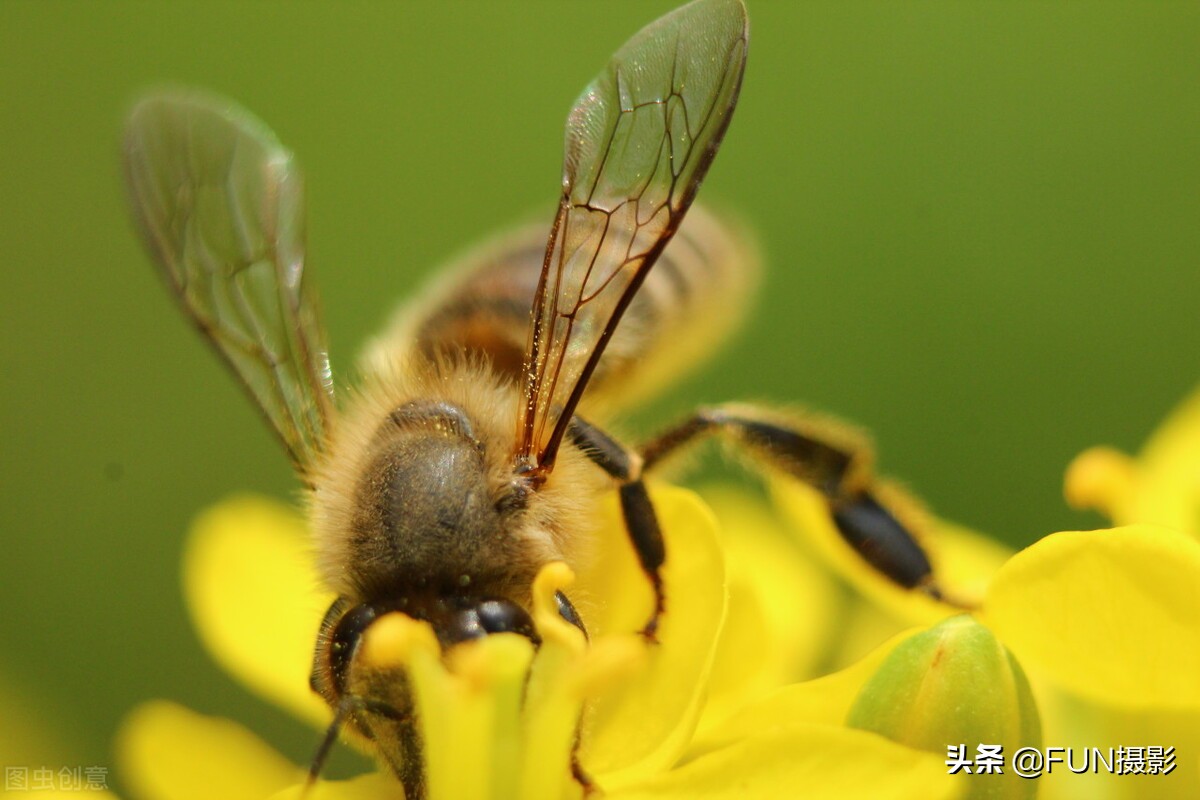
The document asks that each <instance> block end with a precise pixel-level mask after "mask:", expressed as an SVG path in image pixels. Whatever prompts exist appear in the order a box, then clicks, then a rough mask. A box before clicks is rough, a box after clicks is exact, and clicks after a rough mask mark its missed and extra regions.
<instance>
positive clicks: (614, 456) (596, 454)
mask: <svg viewBox="0 0 1200 800" xmlns="http://www.w3.org/2000/svg"><path fill="white" fill-rule="evenodd" d="M567 436H568V437H569V438H570V440H571V441H572V442H573V443H574V444H575V445H576V446H578V447H579V448H580V449H581V450H582V451H583V452H584V454H585V455H586V456H587V457H588V458H589V459H591V460H592V462H593V463H594V464H596V465H597V466H598V467H600V468H601V469H602V470H604V471H605V472H607V473H608V474H609V475H611V476H612V477H614V478H615V479H617V480H618V481H619V482H620V485H619V486H618V488H617V493H618V496H619V497H620V500H621V515H622V516H623V517H624V519H625V531H626V533H627V534H628V535H629V540H630V542H631V543H632V544H633V549H634V552H635V553H637V557H638V562H639V563H640V564H641V567H642V571H643V572H645V573H646V577H647V579H649V581H650V587H651V588H652V589H653V590H654V612H653V614H652V615H651V616H650V619H649V620H648V621H647V622H646V625H645V627H643V628H642V635H643V636H645V637H646V638H647V639H650V640H651V641H654V637H655V633H656V631H657V630H658V618H659V617H660V616H662V613H663V610H664V609H665V608H666V597H665V596H664V594H663V584H662V574H661V571H662V565H663V562H664V561H665V560H666V556H667V552H666V547H665V545H664V544H663V538H662V529H661V528H659V525H658V515H657V514H656V513H655V511H654V504H653V503H651V502H650V494H649V492H647V491H646V484H645V483H643V482H642V457H641V456H640V455H639V454H638V453H637V451H636V450H633V449H632V448H629V447H626V446H624V445H622V444H621V443H620V442H618V441H616V440H615V439H613V438H612V437H611V436H609V435H608V434H606V433H605V432H604V431H602V430H600V429H599V428H597V427H595V426H594V425H592V424H591V423H589V422H586V421H585V420H583V419H582V418H581V417H579V416H578V415H577V416H575V417H573V418H572V419H571V424H570V426H569V427H568V428H567Z"/></svg>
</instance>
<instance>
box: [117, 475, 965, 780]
mask: <svg viewBox="0 0 1200 800" xmlns="http://www.w3.org/2000/svg"><path fill="white" fill-rule="evenodd" d="M653 494H654V498H655V503H656V506H657V508H658V510H659V514H660V518H661V521H662V524H663V529H664V534H665V536H666V540H667V547H668V553H669V557H668V560H667V563H666V566H665V570H664V575H663V577H664V583H665V586H666V591H667V597H668V607H667V613H666V614H665V615H664V617H663V618H662V620H661V624H660V628H659V640H660V642H661V644H659V645H656V646H652V645H647V644H645V643H644V642H643V641H642V640H641V639H640V638H639V637H637V636H636V635H634V634H632V633H631V632H632V631H636V630H637V629H638V628H639V627H640V625H641V624H642V623H643V622H644V620H645V619H646V618H647V616H648V614H649V610H650V608H651V595H650V592H649V589H648V586H647V585H646V582H645V580H644V578H643V576H642V574H641V572H640V569H639V568H638V566H637V562H636V559H635V556H634V554H633V552H632V550H631V548H630V547H629V545H628V542H627V539H626V536H625V534H624V532H623V529H622V526H621V524H620V519H619V513H618V510H617V508H616V505H615V502H614V503H612V504H610V505H609V506H608V507H607V508H605V509H604V511H603V513H604V514H605V517H606V522H605V525H604V530H603V534H602V535H601V536H600V537H599V540H598V542H597V548H596V553H595V558H594V559H593V560H592V561H590V562H589V565H588V568H587V569H586V570H585V571H583V572H581V573H580V574H579V575H578V576H577V579H576V582H575V584H574V586H573V590H572V591H573V597H574V596H578V597H580V598H581V602H580V603H579V605H580V606H581V607H582V608H584V609H586V611H585V617H586V618H587V619H588V623H589V625H588V627H589V632H590V633H591V634H592V638H591V641H590V642H585V641H584V640H583V637H582V635H581V634H580V632H579V631H578V630H576V629H575V628H573V627H571V626H569V625H567V624H566V623H564V622H563V621H561V619H559V618H558V616H557V614H556V613H554V612H553V600H552V598H553V595H554V592H555V591H556V590H557V589H559V588H561V587H563V586H565V585H566V584H567V583H568V582H570V581H571V580H572V576H571V575H570V571H569V570H567V569H566V567H565V566H563V565H550V566H549V567H547V568H546V569H545V570H543V572H542V573H541V574H540V575H539V577H538V580H537V583H536V585H535V596H536V600H535V619H536V622H537V625H538V629H539V634H540V635H541V637H542V639H543V643H542V645H541V647H540V648H538V649H537V650H536V651H535V650H534V648H533V647H532V645H531V644H530V643H529V642H528V640H525V639H522V638H519V637H515V636H511V635H495V636H491V637H487V638H485V639H483V640H478V641H475V642H469V643H466V644H464V645H460V646H458V647H456V648H454V649H453V650H451V651H450V653H448V654H441V653H440V652H439V650H438V648H437V647H436V645H435V643H434V641H433V638H432V635H431V632H430V631H429V629H428V628H427V626H425V624H424V623H419V622H414V621H412V620H410V619H408V618H406V617H403V616H400V615H395V616H394V617H389V618H388V619H387V620H386V624H382V623H377V624H376V625H373V626H372V628H371V630H370V632H369V634H368V636H367V640H366V642H365V643H364V647H366V657H367V658H368V660H369V662H370V663H371V665H372V667H373V668H378V669H380V670H384V671H386V670H389V669H403V670H405V671H406V673H407V675H408V676H409V678H410V680H411V682H412V685H413V692H414V697H415V701H416V705H417V709H418V719H419V726H420V730H421V737H422V740H423V750H424V755H425V766H426V778H427V788H428V793H429V797H430V798H432V799H433V800H439V799H440V798H453V799H454V800H473V798H507V797H520V798H529V799H530V800H537V799H538V798H554V800H558V799H559V798H574V797H580V796H581V794H582V792H581V789H580V787H579V785H578V784H577V783H576V782H575V781H574V780H573V779H572V777H571V752H572V748H573V745H574V742H575V737H576V724H577V721H578V720H579V719H580V712H581V710H582V735H581V737H580V749H579V754H578V755H579V760H580V762H581V764H582V767H583V769H584V770H585V771H586V772H587V773H588V775H590V776H591V778H592V780H594V781H595V783H596V785H597V787H598V788H599V789H601V790H602V791H603V793H604V796H605V797H611V798H617V800H622V799H623V800H633V799H634V798H692V797H696V796H700V795H701V794H703V796H705V797H712V798H723V797H728V798H734V797H739V798H740V797H770V798H774V797H787V796H793V795H795V794H797V793H800V792H803V793H804V794H805V795H806V796H812V797H838V798H844V797H872V798H875V797H882V798H908V797H913V798H916V797H921V798H928V797H954V796H957V794H958V791H959V788H960V787H959V785H957V784H956V783H955V781H954V780H953V779H952V778H951V777H950V776H948V775H947V774H946V768H945V765H944V756H937V755H934V754H929V753H923V752H920V751H917V750H914V749H911V748H907V747H904V746H901V745H898V744H895V743H892V742H889V741H888V740H886V739H884V738H882V737H880V736H877V735H875V734H872V733H868V732H865V731H860V730H854V729H850V728H848V727H846V726H845V725H844V724H843V720H842V719H837V720H826V721H813V720H808V719H803V718H794V717H792V716H791V715H790V714H789V713H788V709H786V708H780V709H779V711H778V713H773V712H772V711H771V710H770V709H767V710H762V709H760V710H759V712H758V713H759V714H760V716H761V721H762V724H759V725H757V726H755V727H754V728H753V729H747V730H744V731H740V732H738V733H737V734H736V735H727V736H725V738H724V739H723V740H722V741H720V742H715V743H714V742H713V741H712V737H713V736H714V735H717V733H718V732H720V731H728V730H730V729H729V728H728V725H727V724H726V723H725V722H724V720H726V719H727V718H728V715H729V714H730V713H731V712H734V711H736V710H737V709H742V708H746V707H749V706H754V705H755V704H756V703H759V702H761V700H762V698H764V697H767V696H769V695H770V693H772V692H774V691H777V690H778V687H779V686H781V685H784V684H786V683H787V682H789V681H792V680H795V679H796V676H797V674H801V673H804V672H808V671H811V670H812V669H814V668H815V656H814V654H815V653H817V652H819V651H820V649H821V648H822V647H823V645H824V644H825V641H826V634H828V633H829V631H830V630H831V627H830V624H829V623H828V622H823V621H822V619H821V617H820V606H821V603H820V602H818V603H817V608H816V609H815V610H816V611H817V616H815V617H811V616H810V615H809V613H808V611H809V609H808V608H807V607H806V606H804V605H803V604H802V603H803V601H804V599H805V598H806V597H807V598H818V597H819V596H820V595H821V594H822V592H823V591H824V590H825V589H827V588H828V581H823V579H822V578H821V576H820V575H819V573H817V572H815V571H814V570H813V569H812V567H811V566H810V565H807V564H805V562H803V561H802V560H799V559H797V558H796V556H795V552H794V549H793V548H789V547H788V546H786V544H785V543H783V542H780V541H778V540H774V539H772V538H771V537H770V536H769V531H767V530H766V527H769V524H767V525H766V526H765V527H764V529H763V530H754V525H753V518H752V517H751V516H743V518H742V521H741V523H740V527H743V528H745V527H749V528H750V530H749V531H731V532H730V533H729V535H728V536H726V537H722V535H721V534H720V533H719V532H718V526H717V524H716V522H715V520H714V518H713V516H712V514H711V513H710V512H709V511H708V509H707V508H706V507H705V506H704V505H703V504H702V503H700V502H699V501H698V499H697V498H696V497H695V496H694V495H692V494H691V493H689V492H686V491H683V490H680V489H673V488H670V487H656V488H655V489H654V491H653ZM742 533H745V534H746V535H745V536H742V535H735V534H742ZM304 541H305V540H304V525H303V522H302V521H301V520H300V519H299V518H298V517H296V516H295V515H294V514H293V513H292V512H291V511H289V510H288V509H286V508H283V507H281V506H278V505H276V504H273V503H271V502H269V501H265V500H261V499H254V498H242V499H238V500H233V501H230V502H228V503H225V504H222V505H220V506H218V507H216V508H214V509H213V510H211V511H210V512H208V513H207V514H206V515H204V516H203V517H202V518H201V519H200V520H199V521H198V522H197V523H196V525H195V529H194V531H193V534H192V537H191V540H190V545H189V549H188V553H187V556H186V563H185V589H186V593H187V597H188V602H189V606H190V608H191V610H192V613H193V616H194V618H195V622H196V625H197V628H198V630H199V632H200V634H201V637H202V639H203V640H204V642H205V644H206V645H207V646H208V647H209V649H210V650H211V651H212V652H213V654H214V656H215V657H216V658H217V659H218V660H219V661H220V662H221V663H222V664H223V665H224V666H225V667H226V668H227V669H228V670H229V671H230V672H232V673H233V674H234V675H236V676H238V677H239V678H241V679H242V680H243V681H244V682H245V683H246V684H247V685H248V686H250V687H251V688H253V689H255V690H256V691H258V692H260V693H261V694H263V695H265V696H267V697H268V698H270V699H272V700H274V701H276V702H278V703H280V704H281V705H283V706H285V707H287V708H289V709H291V710H292V711H294V712H296V713H297V715H299V716H300V717H301V718H303V719H306V720H308V721H310V722H312V723H315V725H316V726H318V727H319V728H323V727H324V726H326V725H327V724H328V721H329V718H330V712H329V711H328V710H327V709H326V708H324V706H323V704H322V703H321V702H320V701H319V700H317V699H316V698H315V697H314V696H313V695H312V693H311V692H310V691H309V689H308V681H307V677H308V666H309V663H310V656H311V648H312V646H313V638H314V636H315V631H316V629H317V625H318V622H319V620H320V617H321V614H322V612H323V610H324V608H326V607H327V605H328V603H329V601H330V600H331V598H330V597H328V596H322V593H321V592H319V591H317V590H316V588H315V587H316V586H317V583H316V579H315V576H314V573H313V571H312V567H311V565H310V561H309V558H308V557H307V554H306V552H305V551H306V547H305V544H304ZM735 542H736V543H735ZM722 544H724V545H725V548H723V546H722ZM726 548H727V550H728V554H729V555H728V565H729V566H728V571H727V568H726V563H727V556H726ZM813 575H816V578H815V579H814V580H815V582H814V584H813V586H805V585H797V584H795V583H794V581H796V580H802V579H804V578H806V577H811V576H813ZM727 576H728V577H727ZM814 587H815V588H814ZM823 587H824V588H823ZM727 614H728V615H729V619H730V620H731V622H730V623H729V624H726V619H727ZM813 620H816V624H815V625H813V624H810V623H812V622H813ZM710 689H711V698H712V699H711V701H710V700H707V697H708V696H709V695H710ZM698 728H699V730H700V733H699V734H698V733H697V730H698ZM706 738H707V743H704V741H705V739H706ZM698 743H702V746H698ZM118 751H119V754H120V763H121V766H122V769H123V774H124V777H125V780H126V783H127V784H128V785H129V786H131V787H132V788H133V790H134V792H135V794H137V795H138V796H139V797H144V798H151V799H156V798H171V799H172V800H173V799H174V798H191V797H196V798H200V797H216V796H219V797H223V798H235V800H236V798H251V797H263V796H268V795H270V794H272V793H281V794H280V796H281V797H297V796H299V791H300V786H299V784H300V783H301V780H302V773H303V769H302V768H301V767H297V766H294V765H292V764H289V763H288V762H287V761H286V760H285V759H283V758H282V757H281V756H279V755H278V754H276V753H274V752H273V751H272V750H271V749H270V748H269V747H268V746H267V745H265V744H263V743H262V742H261V741H260V740H258V739H257V738H255V737H254V736H253V735H252V734H251V733H249V732H248V731H246V730H244V729H242V728H240V727H238V726H236V725H234V724H233V723H231V722H228V721H225V720H217V719H211V718H207V717H203V716H201V715H198V714H196V713H194V712H191V711H188V710H186V709H183V708H181V707H179V706H176V705H173V704H167V703H161V702H160V703H154V704H149V705H147V706H145V707H143V708H142V709H141V710H139V711H137V712H136V713H135V714H133V715H132V716H131V718H130V720H129V721H128V723H127V724H126V726H125V728H124V730H123V732H122V734H121V737H120V741H119V746H118ZM198 776H202V779H200V778H198ZM214 786H216V787H217V790H214V789H213V787H214ZM218 790H219V791H218ZM399 795H400V786H399V784H398V783H397V782H396V781H395V780H394V779H393V778H391V777H389V776H386V775H383V774H379V773H372V774H369V775H365V776H362V777H360V778H358V779H355V780H351V781H341V782H336V781H322V782H321V783H320V784H319V786H318V789H317V791H315V792H314V793H313V794H312V797H313V798H347V799H348V798H357V799H358V800H367V799H368V798H370V799H371V800H376V799H379V798H385V797H387V798H394V797H397V796H399Z"/></svg>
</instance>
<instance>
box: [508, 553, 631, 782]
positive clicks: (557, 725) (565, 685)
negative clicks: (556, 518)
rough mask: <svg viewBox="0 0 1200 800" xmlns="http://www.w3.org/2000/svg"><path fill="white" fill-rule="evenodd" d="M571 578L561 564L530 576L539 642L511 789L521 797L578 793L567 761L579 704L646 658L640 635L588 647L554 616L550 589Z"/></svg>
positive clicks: (580, 635)
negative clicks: (517, 777) (517, 779)
mask: <svg viewBox="0 0 1200 800" xmlns="http://www.w3.org/2000/svg"><path fill="white" fill-rule="evenodd" d="M573 579H574V576H573V575H572V574H571V571H570V570H569V569H568V568H567V567H566V565H565V564H549V565H547V566H545V567H543V568H542V570H541V572H540V573H539V574H538V576H537V578H536V580H535V581H534V586H533V605H534V611H533V616H534V621H535V623H536V625H537V629H538V633H539V635H541V637H542V644H541V647H539V648H538V651H537V654H536V655H535V656H534V659H533V664H532V666H531V668H530V672H529V680H528V682H527V684H526V690H525V706H524V712H523V714H524V719H523V726H522V731H521V744H522V752H521V755H520V758H521V784H520V791H519V792H517V793H516V794H514V795H513V796H515V797H520V798H522V800H560V798H564V797H578V796H580V794H581V792H582V789H581V787H580V786H579V784H578V783H576V781H575V779H574V778H573V777H572V775H571V769H570V767H571V758H572V753H573V752H574V750H575V741H576V735H577V732H578V727H579V720H580V714H581V711H582V709H583V702H584V700H585V699H587V698H589V697H592V696H595V695H596V694H598V693H600V692H603V691H605V690H606V689H607V688H609V687H611V686H613V685H614V684H615V682H616V681H617V680H620V679H622V678H624V677H626V676H628V675H631V674H633V673H634V672H635V670H637V669H638V668H640V667H641V666H642V665H643V664H644V662H645V655H646V652H645V651H646V647H647V645H646V644H645V643H644V642H642V641H641V640H640V639H639V638H638V637H634V636H628V635H626V636H622V635H619V634H610V635H607V636H603V637H599V638H597V639H595V640H594V641H593V642H592V643H591V644H590V645H589V644H588V643H587V642H585V640H584V637H583V633H582V632H581V631H580V630H579V629H578V628H576V627H575V626H573V625H571V624H569V623H567V622H566V620H564V619H563V618H562V617H561V616H559V614H558V607H557V601H556V599H555V593H556V592H558V591H561V590H565V589H567V588H568V587H569V586H570V584H571V582H572V581H573Z"/></svg>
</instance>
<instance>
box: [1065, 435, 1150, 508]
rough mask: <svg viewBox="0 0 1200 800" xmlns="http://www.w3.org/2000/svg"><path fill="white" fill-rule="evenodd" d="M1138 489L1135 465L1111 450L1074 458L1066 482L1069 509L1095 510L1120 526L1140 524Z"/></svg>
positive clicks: (1095, 450)
mask: <svg viewBox="0 0 1200 800" xmlns="http://www.w3.org/2000/svg"><path fill="white" fill-rule="evenodd" d="M1137 488H1138V470H1137V464H1136V462H1134V460H1133V459H1132V458H1130V457H1129V456H1127V455H1125V454H1124V453H1121V452H1118V451H1116V450H1113V449H1112V448H1111V447H1093V448H1090V449H1088V450H1085V451H1083V452H1082V453H1080V454H1079V455H1077V456H1075V458H1074V459H1073V460H1072V461H1071V464H1070V465H1069V466H1068V467H1067V474H1066V477H1065V478H1064V480H1063V496H1064V497H1065V498H1066V501H1067V504H1068V505H1070V506H1071V507H1072V508H1092V509H1095V510H1097V511H1100V512H1101V513H1103V514H1104V515H1105V516H1107V517H1108V518H1109V519H1111V520H1112V521H1113V522H1116V523H1117V524H1118V525H1126V524H1128V523H1130V522H1135V521H1137V520H1136V519H1135V518H1134V516H1135V514H1136V513H1137V505H1136V504H1137ZM1142 521H1143V522H1151V521H1152V520H1142Z"/></svg>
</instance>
